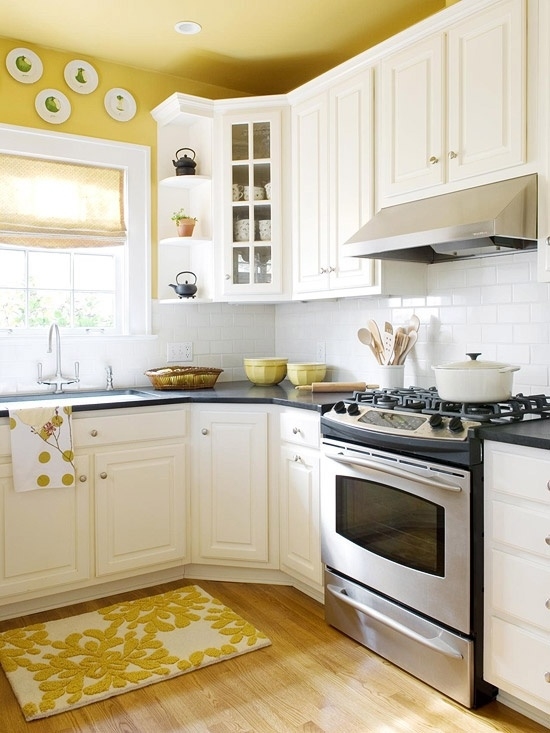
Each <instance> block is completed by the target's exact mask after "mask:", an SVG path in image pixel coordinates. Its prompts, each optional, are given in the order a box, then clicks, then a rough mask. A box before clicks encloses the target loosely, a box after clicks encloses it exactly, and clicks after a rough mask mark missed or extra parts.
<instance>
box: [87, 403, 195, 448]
mask: <svg viewBox="0 0 550 733" xmlns="http://www.w3.org/2000/svg"><path fill="white" fill-rule="evenodd" d="M186 433H187V410H167V411H165V412H147V413H144V412H140V413H137V412H134V411H133V410H128V413H127V414H125V415H110V416H102V415H99V414H98V415H97V416H94V417H83V418H76V419H74V420H73V436H74V444H75V447H76V448H77V449H78V448H81V447H83V446H97V445H111V444H113V443H131V442H134V441H135V442H138V441H143V440H163V439H165V438H176V437H177V438H181V437H183V436H185V435H186Z"/></svg>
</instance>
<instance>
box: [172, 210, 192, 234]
mask: <svg viewBox="0 0 550 733" xmlns="http://www.w3.org/2000/svg"><path fill="white" fill-rule="evenodd" d="M172 221H175V222H176V226H177V228H178V236H179V237H190V236H191V235H192V234H193V229H194V228H195V223H196V221H197V219H196V217H194V216H188V214H186V213H185V211H184V210H183V209H180V210H179V211H174V213H173V214H172Z"/></svg>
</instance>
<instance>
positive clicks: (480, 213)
mask: <svg viewBox="0 0 550 733" xmlns="http://www.w3.org/2000/svg"><path fill="white" fill-rule="evenodd" d="M536 240H537V176H536V174H532V175H529V176H522V177H521V178H512V179H510V180H508V181H499V182H498V183H490V184H488V185H485V186H477V187H476V188H469V189H465V190H463V191H456V192H454V193H447V194H443V195H441V196H434V197H432V198H427V199H422V200H420V201H411V202H409V203H406V204H398V205H397V206H390V207H388V208H386V209H381V210H380V211H379V212H378V213H377V214H376V215H375V216H374V217H373V218H372V219H371V220H370V221H368V222H367V223H366V224H365V225H364V226H362V227H361V229H359V231H358V232H357V233H356V234H354V236H353V237H351V239H349V240H348V241H347V242H346V243H345V244H344V245H343V253H344V254H345V255H348V256H351V257H371V258H374V259H381V260H383V259H389V260H405V261H407V262H427V263H434V262H446V261H449V260H455V259H458V258H463V257H481V256H487V255H492V254H502V253H507V252H510V251H511V250H525V249H534V248H535V247H536V245H537V241H536Z"/></svg>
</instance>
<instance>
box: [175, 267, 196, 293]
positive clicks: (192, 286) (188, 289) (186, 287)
mask: <svg viewBox="0 0 550 733" xmlns="http://www.w3.org/2000/svg"><path fill="white" fill-rule="evenodd" d="M180 275H193V277H194V278H195V282H192V283H190V282H188V281H187V280H186V281H185V282H184V283H180V281H179V280H178V278H179V276H180ZM169 287H170V288H174V292H175V293H176V295H178V296H179V297H180V298H194V297H195V294H196V292H197V276H196V275H195V273H194V272H191V271H190V270H183V271H182V272H178V274H177V275H176V284H175V285H174V284H172V283H170V285H169Z"/></svg>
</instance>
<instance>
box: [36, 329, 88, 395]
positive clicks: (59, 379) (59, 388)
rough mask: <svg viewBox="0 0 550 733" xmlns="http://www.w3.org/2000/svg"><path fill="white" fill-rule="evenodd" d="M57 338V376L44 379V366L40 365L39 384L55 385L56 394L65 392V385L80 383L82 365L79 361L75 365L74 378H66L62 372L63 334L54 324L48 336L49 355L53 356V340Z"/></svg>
mask: <svg viewBox="0 0 550 733" xmlns="http://www.w3.org/2000/svg"><path fill="white" fill-rule="evenodd" d="M54 336H55V343H56V346H55V374H52V376H50V377H47V378H46V379H43V378H42V364H41V363H40V362H39V363H38V380H37V381H38V384H49V385H54V386H55V389H54V394H57V393H59V392H63V385H64V384H75V383H77V382H80V377H79V372H80V365H79V363H78V362H77V361H75V363H74V375H73V376H72V377H64V376H63V373H62V371H61V334H60V333H59V326H58V325H57V323H52V325H51V326H50V331H49V334H48V354H51V353H52V351H53V348H52V345H53V343H52V342H53V338H54Z"/></svg>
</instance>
